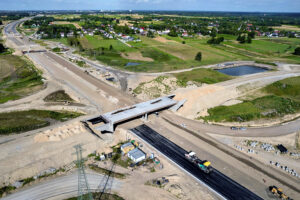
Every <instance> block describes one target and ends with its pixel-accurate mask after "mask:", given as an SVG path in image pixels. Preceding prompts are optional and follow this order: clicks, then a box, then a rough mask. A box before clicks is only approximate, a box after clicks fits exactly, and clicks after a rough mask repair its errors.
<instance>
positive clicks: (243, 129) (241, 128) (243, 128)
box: [239, 127, 247, 131]
mask: <svg viewBox="0 0 300 200" xmlns="http://www.w3.org/2000/svg"><path fill="white" fill-rule="evenodd" d="M239 129H240V130H241V131H245V130H247V128H246V127H240V128H239Z"/></svg>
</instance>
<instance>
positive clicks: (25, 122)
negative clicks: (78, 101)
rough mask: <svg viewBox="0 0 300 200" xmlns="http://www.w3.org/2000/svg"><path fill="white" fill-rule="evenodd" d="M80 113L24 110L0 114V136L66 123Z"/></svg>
mask: <svg viewBox="0 0 300 200" xmlns="http://www.w3.org/2000/svg"><path fill="white" fill-rule="evenodd" d="M81 115H82V114H81V113H76V112H66V111H63V112H62V111H49V110H26V111H15V112H8V113H0V135H5V134H10V133H20V132H25V131H30V130H34V129H38V128H42V127H45V126H48V125H50V124H51V122H55V121H66V120H68V119H72V118H76V117H79V116H81Z"/></svg>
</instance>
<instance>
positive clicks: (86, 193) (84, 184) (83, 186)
mask: <svg viewBox="0 0 300 200" xmlns="http://www.w3.org/2000/svg"><path fill="white" fill-rule="evenodd" d="M74 148H75V149H76V155H77V161H76V165H77V167H78V197H77V199H78V200H84V199H87V200H93V196H92V193H91V191H90V186H89V184H88V181H87V178H86V174H85V171H84V160H83V159H82V151H83V149H82V147H81V144H77V145H75V146H74Z"/></svg>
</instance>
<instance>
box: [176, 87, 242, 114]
mask: <svg viewBox="0 0 300 200" xmlns="http://www.w3.org/2000/svg"><path fill="white" fill-rule="evenodd" d="M174 93H175V95H176V96H175V100H182V99H186V100H187V102H186V103H185V104H184V106H183V107H182V108H181V109H180V110H179V111H178V113H179V114H180V115H183V116H185V117H187V118H190V119H195V118H197V117H199V116H205V115H207V109H208V108H212V107H215V106H218V105H222V104H223V103H225V102H228V101H229V100H230V99H235V98H236V97H238V92H237V90H235V89H232V88H231V89H229V88H225V87H223V86H218V85H203V86H201V87H197V88H180V89H178V90H176V91H175V92H174Z"/></svg>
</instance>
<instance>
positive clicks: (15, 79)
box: [0, 55, 43, 103]
mask: <svg viewBox="0 0 300 200" xmlns="http://www.w3.org/2000/svg"><path fill="white" fill-rule="evenodd" d="M0 66H1V68H3V69H6V72H7V73H6V74H4V73H3V74H2V75H1V74H0V103H5V102H7V101H10V100H16V99H20V98H22V97H24V96H27V95H28V94H31V93H33V92H35V91H37V90H40V89H41V87H42V85H43V81H42V76H41V72H40V71H39V70H37V69H36V68H35V67H34V66H33V64H32V63H30V62H29V61H27V60H25V59H22V58H21V57H18V56H14V55H0ZM3 71H4V70H3ZM1 76H2V77H1ZM1 78H2V79H1Z"/></svg>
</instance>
